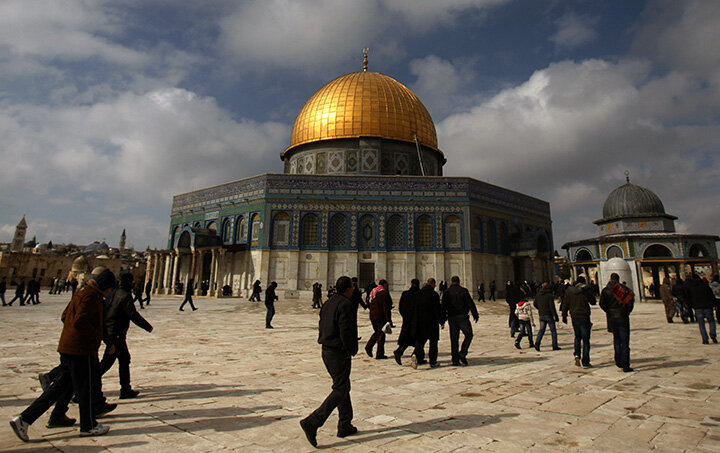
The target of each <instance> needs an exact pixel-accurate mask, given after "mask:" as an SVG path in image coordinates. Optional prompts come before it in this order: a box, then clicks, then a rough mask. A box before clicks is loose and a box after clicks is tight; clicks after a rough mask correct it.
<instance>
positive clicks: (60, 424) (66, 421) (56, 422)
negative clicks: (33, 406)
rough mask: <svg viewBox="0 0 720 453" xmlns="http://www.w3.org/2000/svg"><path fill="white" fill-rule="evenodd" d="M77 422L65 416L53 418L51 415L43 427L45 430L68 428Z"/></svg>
mask: <svg viewBox="0 0 720 453" xmlns="http://www.w3.org/2000/svg"><path fill="white" fill-rule="evenodd" d="M76 421H77V420H75V419H74V418H70V417H68V416H67V415H63V416H62V417H53V416H52V415H51V416H50V418H49V419H48V422H47V425H45V427H46V428H51V429H52V428H67V427H69V426H72V425H74V424H75V422H76Z"/></svg>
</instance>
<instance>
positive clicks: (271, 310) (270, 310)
mask: <svg viewBox="0 0 720 453" xmlns="http://www.w3.org/2000/svg"><path fill="white" fill-rule="evenodd" d="M275 288H277V283H276V282H271V283H270V285H268V287H267V289H266V290H265V308H267V313H266V314H265V328H266V329H273V326H272V325H271V324H270V323H271V322H272V319H273V316H275V301H276V300H278V296H277V295H275Z"/></svg>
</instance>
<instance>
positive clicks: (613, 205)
mask: <svg viewBox="0 0 720 453" xmlns="http://www.w3.org/2000/svg"><path fill="white" fill-rule="evenodd" d="M626 179H627V181H626V183H625V184H624V185H622V186H620V187H618V188H617V189H615V190H613V191H612V192H611V193H610V195H609V196H608V197H607V199H606V200H605V204H604V205H603V217H602V218H601V219H600V220H596V221H595V222H594V223H595V224H596V225H597V226H598V236H597V237H593V238H589V239H582V240H579V241H572V242H568V243H566V244H564V245H563V246H562V247H563V248H564V249H565V250H567V254H568V261H569V264H570V266H571V272H572V278H573V279H575V278H577V277H578V276H579V275H583V276H585V277H586V278H588V279H589V280H594V281H595V282H596V283H598V284H600V285H602V284H603V283H606V282H607V281H608V280H609V279H610V273H611V272H618V273H619V274H621V278H622V279H623V280H625V281H627V282H628V284H629V285H632V287H633V290H634V291H635V293H636V294H639V295H640V296H641V297H643V298H648V297H656V296H657V292H656V291H654V290H655V289H656V288H658V287H659V285H661V284H662V281H663V279H664V278H665V277H668V278H671V279H672V278H676V277H678V276H679V277H681V278H683V279H685V278H686V276H687V275H688V274H691V273H693V272H696V273H698V274H700V276H704V277H707V278H708V279H710V278H711V276H712V275H714V274H716V273H717V271H718V267H717V266H718V259H717V258H718V256H717V249H716V246H715V242H717V241H718V240H720V238H719V237H718V236H714V235H708V234H681V233H677V232H675V220H677V217H675V216H673V215H670V214H667V213H666V212H665V207H664V206H663V204H662V201H661V200H660V198H659V197H658V196H657V195H656V194H655V193H654V192H652V191H651V190H649V189H646V188H644V187H641V186H638V185H635V184H632V183H631V182H630V178H629V176H627V173H626ZM613 258H616V259H615V260H613Z"/></svg>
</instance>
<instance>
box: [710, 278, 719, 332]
mask: <svg viewBox="0 0 720 453" xmlns="http://www.w3.org/2000/svg"><path fill="white" fill-rule="evenodd" d="M710 289H711V290H712V292H713V296H714V297H715V319H716V320H717V322H720V276H718V275H717V274H715V275H714V276H713V278H712V281H711V282H710Z"/></svg>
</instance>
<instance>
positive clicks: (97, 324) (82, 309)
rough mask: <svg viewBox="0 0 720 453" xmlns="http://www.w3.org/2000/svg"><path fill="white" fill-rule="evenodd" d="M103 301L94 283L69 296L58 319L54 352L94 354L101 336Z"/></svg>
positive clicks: (100, 292) (90, 282)
mask: <svg viewBox="0 0 720 453" xmlns="http://www.w3.org/2000/svg"><path fill="white" fill-rule="evenodd" d="M104 299H105V296H104V295H103V293H102V291H101V290H100V288H99V287H98V285H97V283H95V281H94V280H90V281H88V283H87V285H85V287H84V288H82V289H81V290H80V291H77V292H76V293H75V294H74V295H73V296H72V299H70V303H68V305H67V307H65V311H63V314H62V317H61V318H60V319H62V322H63V330H62V333H61V334H60V343H59V344H58V349H57V351H58V352H59V353H60V354H71V355H95V354H97V352H98V348H99V347H100V342H101V341H102V334H103V300H104Z"/></svg>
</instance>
